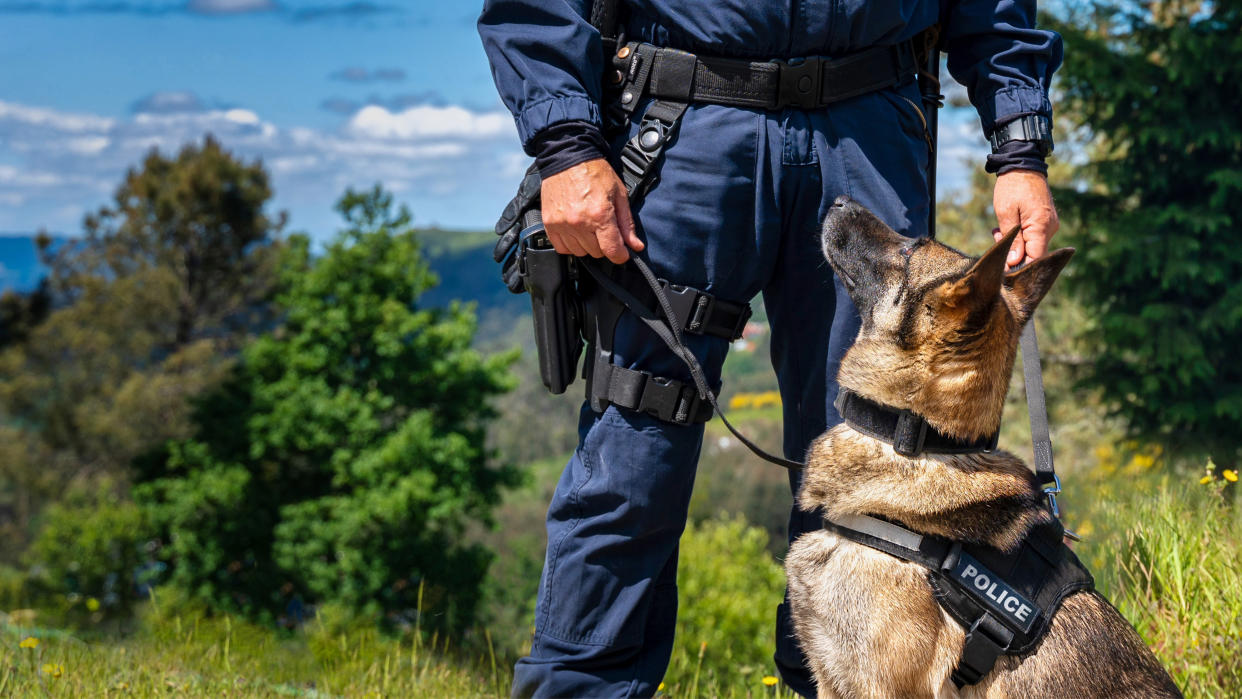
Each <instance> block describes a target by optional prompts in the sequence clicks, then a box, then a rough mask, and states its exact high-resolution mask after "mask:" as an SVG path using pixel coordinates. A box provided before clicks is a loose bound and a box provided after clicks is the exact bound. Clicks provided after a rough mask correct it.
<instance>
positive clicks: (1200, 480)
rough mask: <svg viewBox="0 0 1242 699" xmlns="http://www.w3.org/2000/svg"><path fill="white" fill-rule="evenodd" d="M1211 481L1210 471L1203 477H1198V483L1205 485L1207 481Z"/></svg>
mask: <svg viewBox="0 0 1242 699" xmlns="http://www.w3.org/2000/svg"><path fill="white" fill-rule="evenodd" d="M1211 482H1212V474H1210V473H1209V474H1208V475H1206V476H1204V477H1203V478H1200V479H1199V484H1200V485H1207V484H1208V483H1211Z"/></svg>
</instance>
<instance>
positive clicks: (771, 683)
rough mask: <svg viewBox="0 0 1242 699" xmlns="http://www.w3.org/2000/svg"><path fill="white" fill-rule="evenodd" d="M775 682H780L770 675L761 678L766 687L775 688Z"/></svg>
mask: <svg viewBox="0 0 1242 699" xmlns="http://www.w3.org/2000/svg"><path fill="white" fill-rule="evenodd" d="M777 682H780V680H778V679H776V678H775V677H773V676H771V675H764V676H763V684H764V686H766V687H775V686H776V683H777Z"/></svg>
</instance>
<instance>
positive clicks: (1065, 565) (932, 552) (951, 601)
mask: <svg viewBox="0 0 1242 699" xmlns="http://www.w3.org/2000/svg"><path fill="white" fill-rule="evenodd" d="M824 528H825V529H827V530H829V531H831V532H833V533H835V534H837V535H838V536H841V537H844V538H846V539H849V540H850V541H853V542H855V543H858V544H862V545H863V546H867V547H870V548H873V549H877V550H879V551H883V552H884V553H887V554H889V555H891V556H896V557H897V558H900V559H901V560H903V561H909V562H911V563H917V564H918V565H921V566H923V567H924V568H926V569H927V582H928V583H929V584H930V585H931V588H932V593H933V594H934V595H935V597H936V601H937V602H939V603H940V606H941V607H943V608H944V610H945V611H946V612H948V613H949V616H951V617H953V618H954V619H955V620H956V621H957V622H958V623H959V624H961V625H962V628H964V629H966V644H965V646H964V647H963V649H962V659H961V660H960V661H959V662H958V664H957V667H956V668H954V670H953V674H952V676H951V678H952V680H953V684H954V685H956V686H957V687H958V688H959V689H960V688H961V687H963V686H965V685H970V684H975V683H976V682H978V681H979V680H981V679H983V676H984V675H986V674H988V672H990V671H991V670H992V667H993V666H994V665H995V664H996V659H997V658H999V657H1000V656H1001V655H1002V654H1005V655H1021V654H1023V653H1027V652H1029V651H1030V650H1032V649H1033V648H1034V647H1035V646H1036V645H1037V644H1038V643H1039V641H1040V639H1041V638H1043V636H1044V634H1045V633H1047V632H1048V627H1049V625H1050V624H1051V622H1052V617H1053V615H1054V614H1056V612H1057V609H1058V608H1060V606H1061V603H1062V602H1063V601H1064V600H1065V598H1066V597H1068V596H1069V595H1071V594H1073V593H1075V592H1080V591H1082V590H1091V589H1094V587H1095V580H1094V579H1093V578H1092V577H1091V573H1090V572H1088V571H1087V569H1086V568H1085V567H1084V566H1083V565H1082V563H1081V562H1079V560H1078V557H1077V556H1075V555H1074V552H1073V551H1071V550H1070V548H1069V547H1068V546H1066V545H1065V543H1064V541H1063V540H1062V538H1063V536H1064V534H1065V529H1064V527H1062V526H1061V523H1060V522H1059V521H1058V520H1056V519H1051V520H1049V521H1048V522H1047V523H1045V524H1041V525H1039V526H1036V527H1034V528H1033V529H1031V531H1030V532H1029V533H1028V534H1027V535H1026V538H1025V539H1023V540H1022V543H1021V544H1020V545H1019V546H1018V547H1017V548H1016V549H1014V550H1013V551H1010V552H1004V551H1000V550H998V549H995V548H992V547H990V546H984V545H980V544H964V543H962V542H960V541H951V540H949V539H945V538H943V537H938V536H929V535H926V534H919V533H917V532H913V531H910V530H909V529H906V528H905V527H902V526H901V525H898V524H894V523H892V522H889V521H887V520H883V519H878V518H876V517H867V516H864V515H848V516H845V517H841V518H837V519H828V518H825V519H824Z"/></svg>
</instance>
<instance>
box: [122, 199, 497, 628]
mask: <svg viewBox="0 0 1242 699" xmlns="http://www.w3.org/2000/svg"><path fill="white" fill-rule="evenodd" d="M337 208H338V210H339V211H340V212H341V214H342V215H343V216H344V218H345V221H346V223H347V224H348V228H347V230H345V231H343V232H342V233H341V234H340V236H339V237H338V238H337V239H336V240H335V242H333V243H331V244H330V245H329V246H328V247H327V249H326V251H325V252H324V254H323V255H322V256H320V257H318V258H315V259H312V257H311V256H310V254H309V244H308V241H307V240H305V239H303V238H298V237H294V238H293V239H292V240H291V241H290V259H289V260H288V261H287V263H286V264H285V265H284V267H283V270H284V272H283V282H282V287H281V291H280V293H279V294H278V297H277V301H278V304H279V308H280V309H281V311H282V312H283V314H284V319H283V322H282V324H281V326H280V327H279V328H278V329H277V330H276V331H275V332H273V333H271V334H269V335H266V336H264V337H262V338H259V339H258V340H256V341H255V342H253V343H252V344H250V345H248V346H247V347H246V348H245V350H244V352H243V354H242V358H241V361H240V362H239V365H238V367H237V369H236V371H235V372H234V373H233V375H232V377H231V378H230V379H229V380H228V381H227V382H226V383H225V385H224V387H223V388H222V389H221V390H219V391H217V392H214V393H213V394H211V395H209V396H208V397H207V398H206V399H205V400H203V401H202V404H201V406H200V407H199V410H198V411H197V413H196V417H195V420H196V424H197V427H198V434H197V436H196V437H195V438H194V439H189V440H182V441H179V442H175V443H172V444H171V445H170V446H169V448H168V450H167V452H166V454H165V455H164V458H162V459H159V460H155V461H153V462H151V463H148V464H146V466H145V469H144V473H143V474H142V480H143V481H144V482H143V483H142V484H141V485H140V486H139V487H138V488H136V490H135V497H136V498H137V499H138V501H139V503H140V504H141V505H143V506H144V507H145V508H146V509H147V510H148V511H149V513H150V515H151V518H152V521H153V523H154V524H155V525H156V527H157V528H158V529H159V530H160V531H162V532H163V536H164V537H166V538H165V543H164V546H163V550H162V556H163V557H164V558H166V559H167V560H168V562H169V563H170V565H171V570H172V572H171V579H172V581H173V582H174V583H175V584H177V585H178V586H180V587H183V588H185V589H187V590H189V591H190V592H191V593H192V594H193V595H195V596H196V597H198V598H200V599H203V600H204V601H206V602H208V603H210V604H212V605H214V606H217V607H224V608H226V609H235V610H239V611H242V612H246V613H250V614H252V615H256V616H259V617H260V618H279V617H281V616H283V617H285V618H286V619H287V620H288V621H290V622H293V621H296V619H297V617H298V616H300V615H301V614H302V613H303V604H304V603H329V602H330V603H334V604H337V605H342V606H345V607H347V608H350V609H353V610H355V611H357V612H359V613H363V614H366V615H369V616H373V617H380V616H383V617H384V618H387V619H389V620H390V621H394V622H397V623H401V622H402V621H403V620H405V619H407V618H409V617H408V615H409V614H410V613H412V612H413V610H415V609H416V608H418V609H419V610H420V613H421V612H422V611H424V610H425V611H426V612H428V613H431V614H430V616H428V617H427V618H424V619H422V620H420V622H421V623H422V625H423V626H433V625H438V626H445V627H457V626H460V625H461V624H463V623H465V622H467V621H468V620H469V619H470V618H471V616H472V613H473V610H474V606H475V600H476V597H477V589H478V586H479V585H480V583H481V581H482V579H483V577H484V574H485V572H486V568H487V565H488V562H489V554H488V553H487V552H486V551H484V550H483V549H482V548H480V547H478V546H474V545H469V544H466V543H464V542H463V538H462V532H463V528H464V526H465V525H466V523H467V522H469V521H471V520H475V519H482V520H486V519H487V518H488V517H489V513H490V510H491V508H492V507H493V506H494V505H495V504H496V503H497V501H498V498H499V494H500V491H501V489H502V488H503V487H505V486H506V485H508V484H511V483H513V482H515V480H516V471H515V470H514V469H512V468H510V467H505V466H496V465H493V464H492V463H491V461H492V458H491V456H492V455H491V454H490V453H489V452H488V451H487V450H486V448H485V447H484V446H483V443H484V433H485V427H486V424H487V421H488V420H489V418H491V417H492V416H493V415H492V410H491V408H489V406H488V400H489V398H491V397H493V396H495V395H497V394H499V393H501V392H503V391H504V390H506V388H507V387H508V385H509V379H508V377H507V368H508V366H509V364H511V363H512V360H513V356H512V355H500V356H493V357H490V358H485V357H484V356H482V355H480V354H479V353H478V352H476V351H474V350H472V349H471V347H470V342H471V339H472V337H473V333H474V318H473V315H472V313H471V312H470V311H468V310H466V309H463V308H460V307H458V306H454V307H452V308H450V309H448V310H441V309H427V308H420V307H419V306H418V305H417V303H416V302H417V299H418V297H419V295H420V294H421V293H422V292H424V291H425V290H427V289H428V288H429V287H430V286H431V285H432V284H434V283H435V280H434V277H433V275H432V274H431V273H430V271H429V270H428V268H427V266H426V264H425V263H424V262H423V261H422V259H421V257H420V255H419V251H418V245H417V241H416V239H415V235H414V233H413V230H412V229H411V228H410V216H409V213H408V212H407V211H406V210H405V209H404V208H402V209H400V210H399V211H393V208H392V200H391V197H390V196H389V195H387V194H385V193H384V192H382V191H381V190H379V189H378V188H376V189H375V190H373V191H370V192H366V193H357V192H353V191H350V192H347V193H346V195H345V196H344V197H343V198H342V199H341V201H340V202H339V203H338V205H337ZM420 597H421V598H422V599H421V602H422V605H421V607H420V605H419V603H420ZM410 620H411V621H412V619H410Z"/></svg>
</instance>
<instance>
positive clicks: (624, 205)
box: [613, 188, 647, 251]
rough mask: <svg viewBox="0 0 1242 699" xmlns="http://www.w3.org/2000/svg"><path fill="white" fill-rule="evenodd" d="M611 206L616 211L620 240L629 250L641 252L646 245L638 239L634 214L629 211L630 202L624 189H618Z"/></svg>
mask: <svg viewBox="0 0 1242 699" xmlns="http://www.w3.org/2000/svg"><path fill="white" fill-rule="evenodd" d="M613 206H614V207H615V208H616V210H617V226H618V227H619V228H620V229H621V238H622V239H623V240H624V241H625V244H626V245H627V246H629V248H630V249H631V250H635V251H637V250H642V249H643V248H645V247H647V245H646V243H644V242H643V241H642V240H640V239H639V238H638V230H637V226H635V225H634V213H633V212H632V211H630V200H629V198H628V197H626V196H625V189H624V188H619V189H618V190H617V192H616V194H614V196H613Z"/></svg>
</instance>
